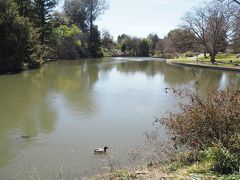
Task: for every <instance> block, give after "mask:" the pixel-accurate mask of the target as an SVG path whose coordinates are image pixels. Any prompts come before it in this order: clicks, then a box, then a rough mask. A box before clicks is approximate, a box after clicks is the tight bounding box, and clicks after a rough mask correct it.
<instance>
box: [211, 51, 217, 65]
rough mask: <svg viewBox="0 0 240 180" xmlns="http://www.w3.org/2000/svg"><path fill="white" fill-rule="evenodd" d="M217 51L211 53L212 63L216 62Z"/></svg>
mask: <svg viewBox="0 0 240 180" xmlns="http://www.w3.org/2000/svg"><path fill="white" fill-rule="evenodd" d="M216 55H217V54H216V53H210V57H211V60H210V61H211V63H212V64H213V63H215V62H216Z"/></svg>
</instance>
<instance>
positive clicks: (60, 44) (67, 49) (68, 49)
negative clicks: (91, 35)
mask: <svg viewBox="0 0 240 180" xmlns="http://www.w3.org/2000/svg"><path fill="white" fill-rule="evenodd" d="M54 34H55V36H54V37H55V40H56V41H57V42H56V44H55V46H56V54H57V57H58V58H67V59H70V58H71V59H72V58H78V57H79V48H80V46H81V41H80V38H79V36H81V34H82V32H81V30H80V29H79V28H78V27H77V26H76V25H75V24H73V25H60V26H59V27H58V28H55V29H54Z"/></svg>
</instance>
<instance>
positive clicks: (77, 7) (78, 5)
mask: <svg viewBox="0 0 240 180" xmlns="http://www.w3.org/2000/svg"><path fill="white" fill-rule="evenodd" d="M64 13H65V14H66V16H67V17H69V18H70V19H71V20H72V22H73V23H74V24H76V25H77V26H78V27H79V28H80V29H81V30H82V31H83V32H87V30H88V24H87V14H86V12H85V10H84V4H83V1H82V0H65V2H64Z"/></svg>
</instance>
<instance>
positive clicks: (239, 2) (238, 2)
mask: <svg viewBox="0 0 240 180" xmlns="http://www.w3.org/2000/svg"><path fill="white" fill-rule="evenodd" d="M218 1H220V2H223V1H225V0H218ZM231 1H232V2H235V3H237V4H238V5H240V1H239V0H231Z"/></svg>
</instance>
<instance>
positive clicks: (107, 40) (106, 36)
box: [102, 30, 114, 49]
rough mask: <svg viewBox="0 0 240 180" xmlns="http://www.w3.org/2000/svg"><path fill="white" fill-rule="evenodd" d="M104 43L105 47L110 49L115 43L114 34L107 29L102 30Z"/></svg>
mask: <svg viewBox="0 0 240 180" xmlns="http://www.w3.org/2000/svg"><path fill="white" fill-rule="evenodd" d="M102 45H103V47H104V48H108V49H111V48H112V46H113V45H114V40H113V36H112V35H111V34H110V33H109V31H107V30H104V31H103V32H102Z"/></svg>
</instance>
